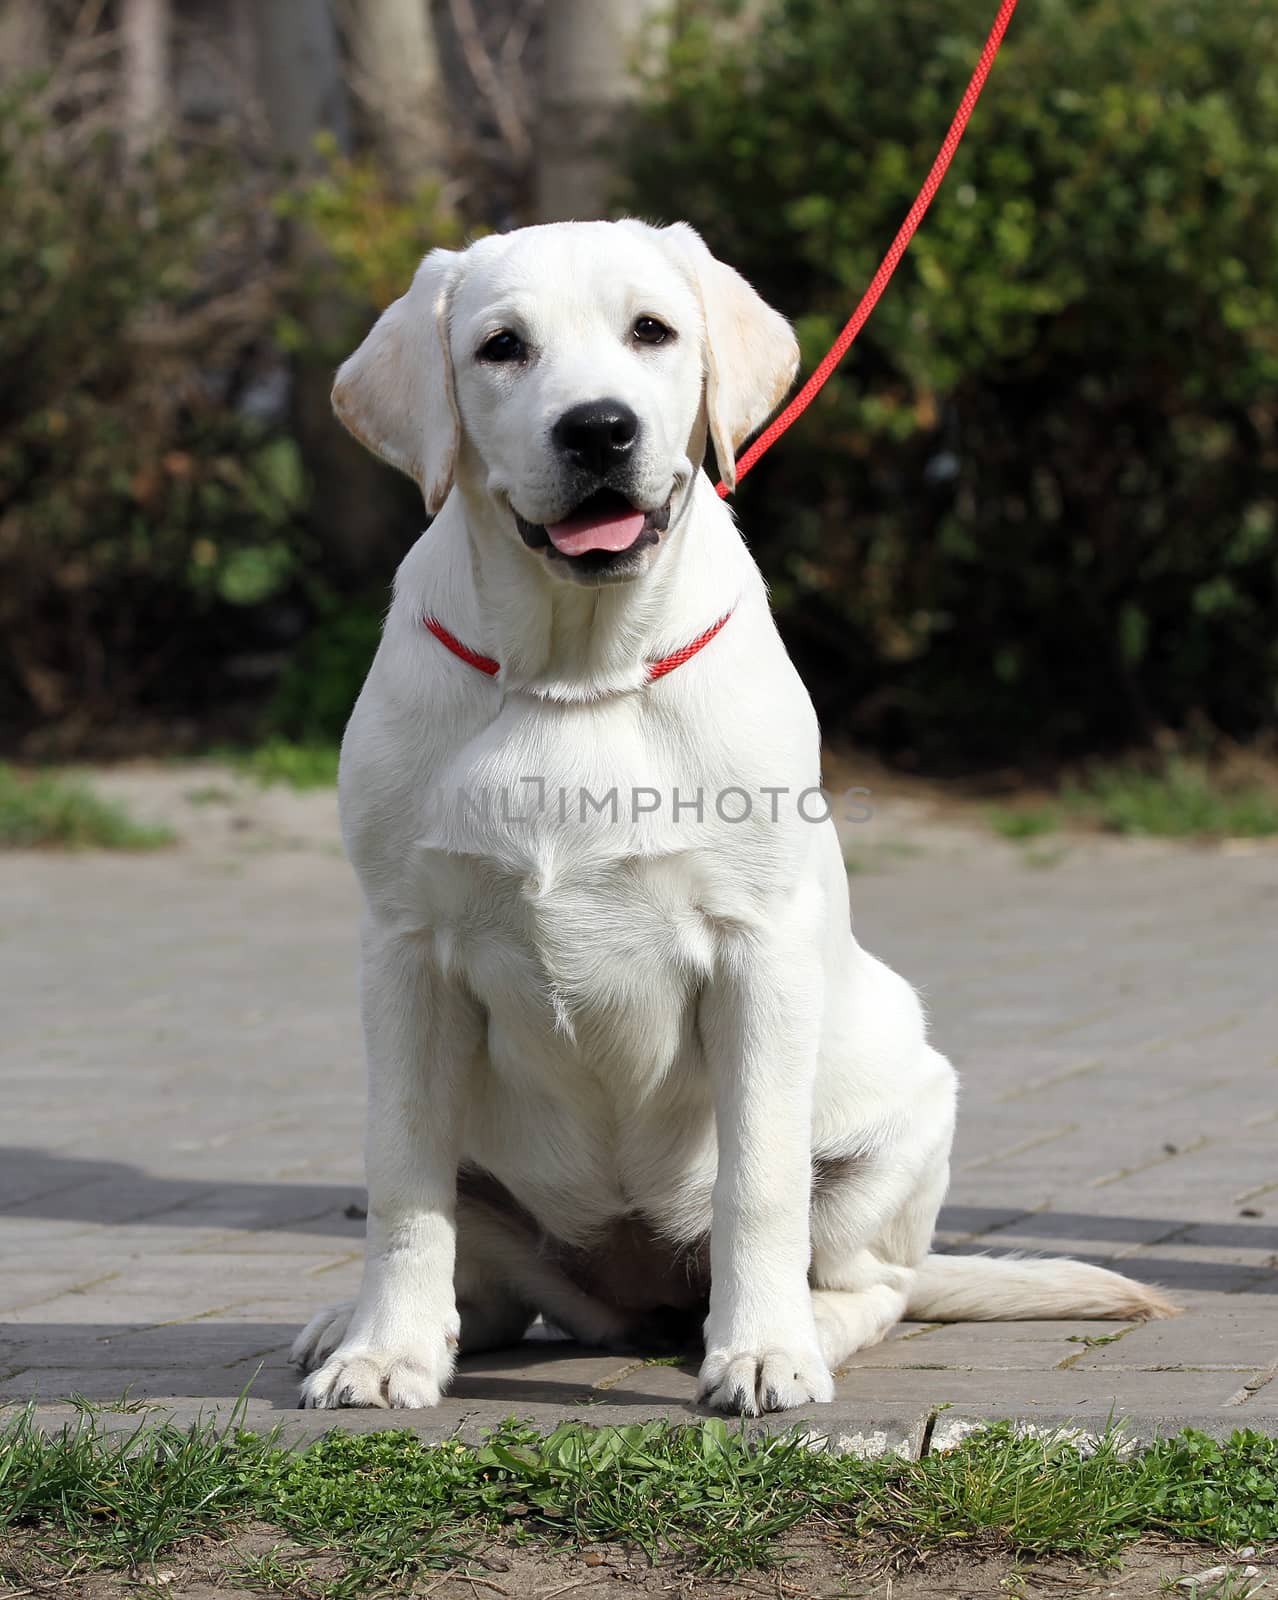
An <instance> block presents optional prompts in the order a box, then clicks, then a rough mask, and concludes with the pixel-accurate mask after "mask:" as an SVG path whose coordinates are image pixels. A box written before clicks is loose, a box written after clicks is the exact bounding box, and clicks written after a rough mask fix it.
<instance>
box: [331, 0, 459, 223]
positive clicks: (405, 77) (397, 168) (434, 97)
mask: <svg viewBox="0 0 1278 1600" xmlns="http://www.w3.org/2000/svg"><path fill="white" fill-rule="evenodd" d="M344 20H345V25H346V28H345V31H346V36H347V40H348V44H349V49H350V56H351V87H352V88H353V90H354V92H355V94H356V95H357V96H358V97H359V100H360V103H361V107H362V109H363V112H364V114H365V115H366V117H367V118H368V126H369V130H370V132H371V134H372V137H373V141H374V144H375V145H376V148H377V153H378V155H379V156H380V158H381V159H382V161H383V162H384V163H385V165H386V167H387V169H388V170H389V171H390V173H391V174H392V176H393V178H394V180H395V184H396V187H397V188H398V189H399V191H400V193H401V194H408V193H410V192H411V191H412V189H413V188H414V187H415V186H416V185H417V184H419V183H421V182H422V180H423V179H433V180H435V181H436V182H439V181H442V180H443V178H444V177H445V176H446V174H447V169H448V157H447V133H446V129H447V118H446V114H445V107H444V84H443V76H442V74H441V72H440V66H439V49H438V46H437V43H436V38H435V30H434V27H433V25H432V22H431V16H430V6H429V0H376V3H375V4H373V5H368V4H364V5H359V4H355V3H353V0H346V4H345V10H344Z"/></svg>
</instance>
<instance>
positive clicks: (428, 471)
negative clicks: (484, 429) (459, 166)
mask: <svg viewBox="0 0 1278 1600" xmlns="http://www.w3.org/2000/svg"><path fill="white" fill-rule="evenodd" d="M460 259H461V256H460V254H459V252H457V251H455V250H432V251H431V253H430V254H429V255H428V256H427V257H426V258H425V260H424V261H423V262H422V264H421V266H419V267H418V269H417V272H416V273H415V275H414V277H413V282H412V287H411V288H410V289H409V291H408V293H407V294H404V295H401V296H400V298H399V299H398V300H396V301H395V302H394V304H393V305H389V306H387V308H386V310H385V311H383V312H382V314H381V316H380V317H379V318H378V319H377V321H376V322H375V323H374V324H373V328H372V331H371V332H370V333H369V335H368V337H367V338H366V339H365V340H364V342H363V344H362V345H360V347H359V349H358V350H356V352H355V354H354V355H353V356H348V357H347V359H346V360H345V361H344V362H343V363H342V365H341V366H340V367H339V368H338V372H337V381H336V383H334V385H333V410H334V411H336V413H337V415H338V417H339V418H340V420H341V421H342V422H343V423H344V424H345V426H346V427H347V428H349V429H350V431H351V432H352V433H353V434H354V435H355V437H356V438H357V439H358V440H359V442H360V443H361V444H363V445H367V446H368V448H369V449H370V450H371V451H372V452H373V454H374V455H378V456H381V458H382V460H383V461H389V462H390V464H391V466H393V467H398V468H399V470H400V471H401V472H406V473H407V474H408V475H409V477H410V478H415V479H416V480H417V483H418V485H419V487H420V488H421V491H422V498H423V499H424V500H425V502H426V510H427V511H428V512H429V513H430V515H431V516H434V514H435V512H437V511H438V510H439V508H440V506H442V505H443V503H444V501H445V499H446V498H447V496H448V491H449V490H450V489H451V488H452V486H453V468H454V464H455V462H456V459H457V447H458V443H459V441H460V435H461V423H460V420H459V418H458V415H457V398H456V395H455V393H454V391H453V363H452V358H451V356H450V355H449V350H448V299H449V294H450V291H451V289H452V284H453V279H454V278H455V276H456V271H457V263H458V262H459V261H460Z"/></svg>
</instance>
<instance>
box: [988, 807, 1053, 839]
mask: <svg viewBox="0 0 1278 1600" xmlns="http://www.w3.org/2000/svg"><path fill="white" fill-rule="evenodd" d="M989 823H990V827H991V828H993V830H994V832H995V833H997V834H999V835H1000V836H1001V837H1002V838H1004V839H1011V840H1012V841H1013V842H1014V843H1017V844H1021V843H1024V842H1026V841H1027V840H1030V839H1041V838H1042V837H1043V835H1044V834H1045V833H1054V832H1055V831H1056V829H1057V828H1059V827H1060V818H1059V817H1058V816H1057V815H1056V813H1055V812H1054V811H1052V810H1050V809H1049V808H1048V807H1046V806H1036V807H1034V808H1033V809H1032V810H1030V809H1025V810H1021V809H1016V810H1013V809H1012V808H1011V807H1008V806H999V807H997V808H996V809H995V810H993V811H991V812H990V813H989Z"/></svg>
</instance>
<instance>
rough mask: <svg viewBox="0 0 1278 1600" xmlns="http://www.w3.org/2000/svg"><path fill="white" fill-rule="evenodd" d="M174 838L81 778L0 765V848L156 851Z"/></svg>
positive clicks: (163, 829) (164, 829)
mask: <svg viewBox="0 0 1278 1600" xmlns="http://www.w3.org/2000/svg"><path fill="white" fill-rule="evenodd" d="M174 839H175V836H174V834H173V832H172V831H171V830H170V829H168V828H159V827H151V826H148V825H147V824H144V823H141V822H135V821H134V820H133V818H132V817H130V816H129V814H128V812H127V811H125V810H124V809H123V808H122V807H121V806H118V805H116V804H114V803H113V802H112V801H110V800H104V799H103V798H102V797H101V795H97V794H95V793H94V792H93V790H92V789H91V788H89V786H88V784H86V783H84V782H82V781H81V780H80V779H76V778H64V777H59V776H56V775H54V774H52V773H38V774H36V775H35V776H32V777H27V776H24V775H22V774H20V773H18V772H17V771H15V770H14V768H13V767H11V766H8V765H6V764H5V763H3V762H0V850H34V849H40V848H52V847H55V846H56V847H60V848H62V849H64V850H86V849H90V848H96V849H99V850H156V849H160V848H162V847H163V846H165V845H170V844H173V843H174Z"/></svg>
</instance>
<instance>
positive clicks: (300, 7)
mask: <svg viewBox="0 0 1278 1600" xmlns="http://www.w3.org/2000/svg"><path fill="white" fill-rule="evenodd" d="M375 3H376V4H379V5H380V4H381V0H375ZM240 5H241V6H242V7H244V8H245V9H246V10H247V12H248V14H249V16H250V17H251V18H252V21H253V25H254V31H255V35H256V44H257V76H258V89H259V91H260V93H261V97H262V106H263V110H264V111H265V113H266V119H267V122H268V123H269V125H270V129H271V137H272V139H273V141H274V144H275V149H276V151H277V153H278V154H279V155H280V156H282V157H283V159H284V160H285V161H287V162H288V163H289V164H290V165H292V166H294V167H296V168H298V169H299V170H301V171H305V170H306V169H307V168H309V167H312V166H314V165H315V163H316V152H315V136H316V134H318V133H327V134H328V135H329V136H330V137H332V138H333V139H334V140H336V142H337V147H338V149H339V150H348V149H349V148H350V122H349V118H348V116H347V108H346V85H345V83H344V82H343V79H342V63H341V57H340V55H339V54H338V48H337V28H336V26H335V24H334V21H333V10H332V6H331V5H330V3H329V0H240Z"/></svg>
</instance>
